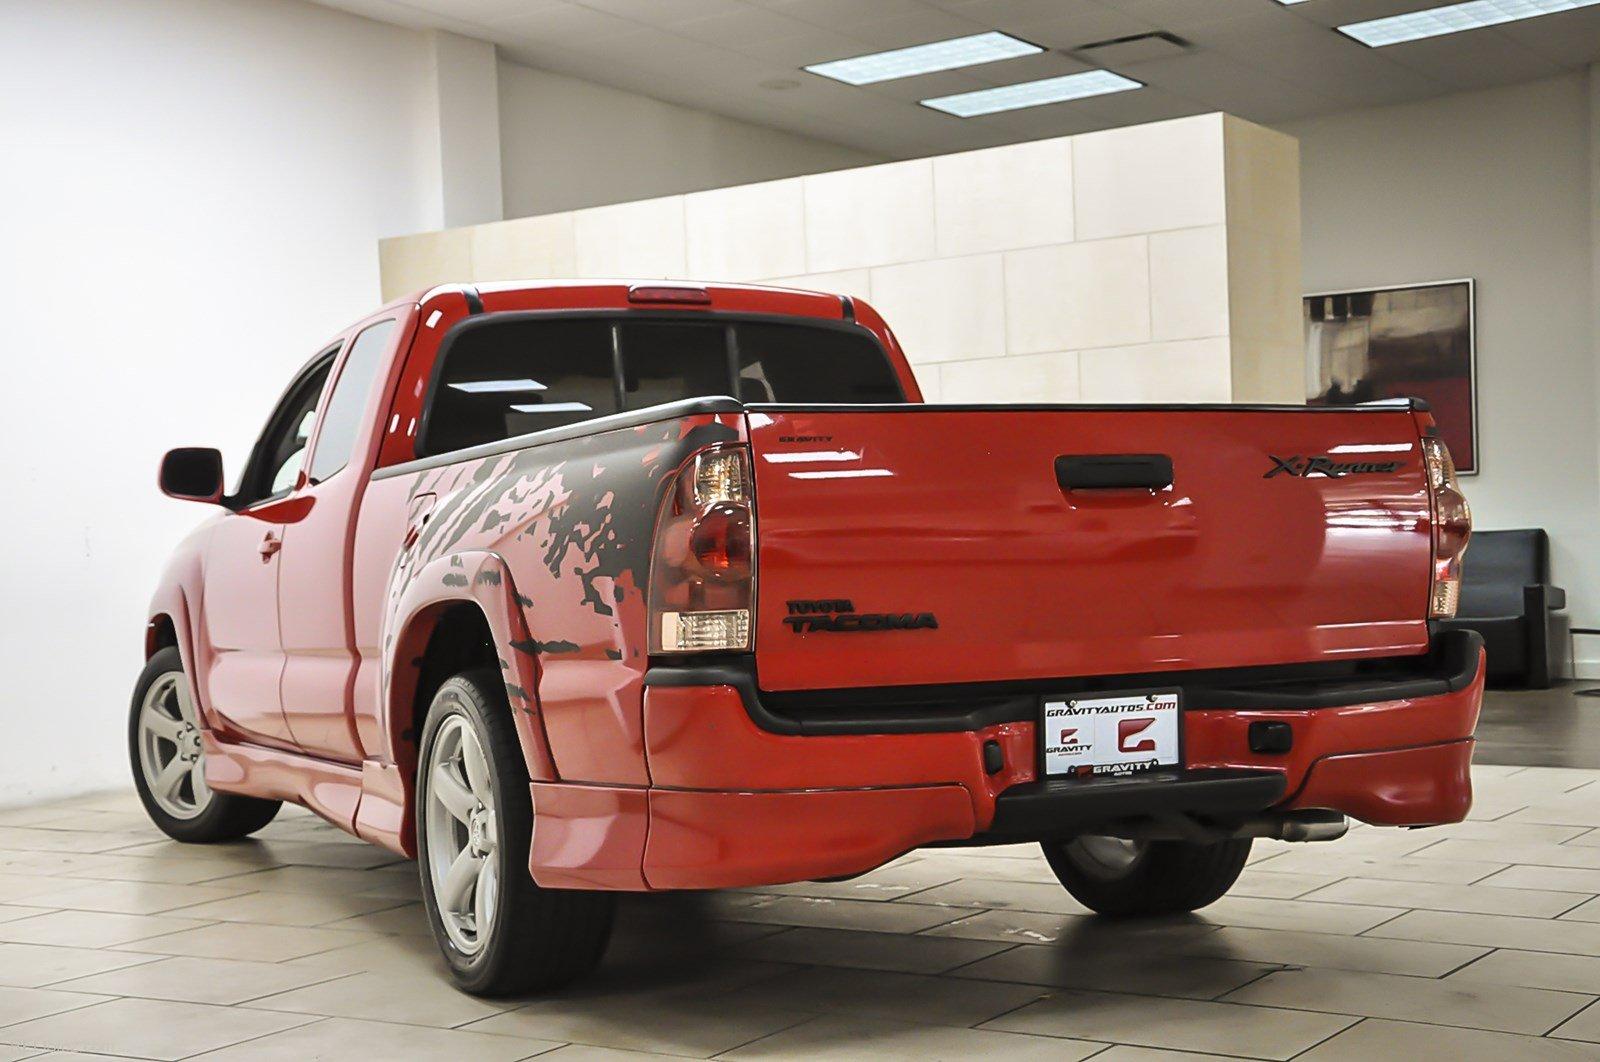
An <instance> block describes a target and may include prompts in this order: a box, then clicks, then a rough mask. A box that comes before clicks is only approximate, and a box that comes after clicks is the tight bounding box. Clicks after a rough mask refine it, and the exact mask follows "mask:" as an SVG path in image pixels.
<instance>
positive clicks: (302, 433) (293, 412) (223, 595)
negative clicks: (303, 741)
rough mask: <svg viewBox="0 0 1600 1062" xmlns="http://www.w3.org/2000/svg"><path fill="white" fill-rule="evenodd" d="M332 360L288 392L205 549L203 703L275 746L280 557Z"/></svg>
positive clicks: (283, 728)
mask: <svg viewBox="0 0 1600 1062" xmlns="http://www.w3.org/2000/svg"><path fill="white" fill-rule="evenodd" d="M336 353H337V348H335V349H334V350H329V351H326V352H324V353H323V354H322V355H321V356H319V357H318V358H316V359H315V360H314V361H313V362H312V363H311V364H310V365H308V366H307V367H306V368H305V369H304V370H303V371H302V372H301V374H300V375H299V376H298V377H296V378H295V380H294V382H293V383H291V384H290V385H289V389H288V391H287V392H285V394H284V396H283V399H282V400H281V401H280V402H279V403H278V408H277V409H276V410H274V411H273V414H272V417H271V419H269V420H268V421H267V426H266V429H265V430H264V431H263V432H262V434H261V438H260V440H259V441H258V442H257V443H256V446H255V449H254V450H253V451H252V452H251V455H250V463H249V464H248V465H246V466H245V470H244V473H243V475H241V477H240V479H239V486H238V490H237V491H236V492H235V494H234V496H233V498H232V499H230V500H231V502H232V505H233V507H234V511H233V512H232V513H230V514H228V515H227V516H224V517H223V518H222V520H221V521H220V522H219V523H218V524H217V529H216V531H215V532H213V533H212V535H211V538H210V540H209V541H208V542H207V544H206V558H205V582H204V585H203V588H202V590H201V598H202V600H201V602H200V615H199V617H198V626H199V628H200V632H201V637H202V639H203V650H204V651H203V653H201V654H199V656H198V667H197V670H198V672H199V677H198V683H199V685H200V687H201V689H202V691H203V696H204V699H205V703H206V705H207V706H208V707H209V708H210V710H211V711H212V712H214V713H215V714H217V715H219V716H221V717H222V720H223V721H224V722H225V723H226V724H228V725H229V726H230V727H231V728H233V729H234V730H237V731H239V732H241V733H242V734H244V735H246V736H248V737H251V738H254V739H257V740H262V739H265V740H266V741H268V742H270V743H278V744H284V745H288V744H292V743H293V739H292V738H291V736H290V734H289V729H288V726H287V724H286V723H285V721H284V718H283V710H282V705H281V703H280V701H279V695H278V684H279V681H280V680H281V678H282V675H283V640H282V637H281V635H280V632H279V629H278V569H279V556H278V554H279V551H280V550H281V548H282V545H283V533H284V528H285V525H286V522H287V521H288V520H290V519H292V518H293V517H294V516H295V514H296V512H297V510H298V508H299V505H300V503H299V502H298V501H296V500H295V499H293V498H292V497H291V494H292V490H293V487H294V484H295V482H296V480H297V479H298V478H299V475H300V470H301V466H302V464H303V463H304V462H305V457H306V444H307V442H308V441H309V439H310V436H311V426H312V423H313V422H314V421H315V419H316V410H317V399H318V398H319V397H320V396H321V394H322V389H323V385H324V384H326V383H327V380H328V370H329V369H330V368H331V367H332V366H333V359H334V356H335V354H336Z"/></svg>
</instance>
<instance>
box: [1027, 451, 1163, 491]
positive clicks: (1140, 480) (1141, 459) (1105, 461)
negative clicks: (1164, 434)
mask: <svg viewBox="0 0 1600 1062" xmlns="http://www.w3.org/2000/svg"><path fill="white" fill-rule="evenodd" d="M1056 482H1057V483H1059V484H1061V489H1062V490H1130V489H1138V488H1141V487H1142V488H1144V489H1145V490H1162V489H1164V488H1166V487H1170V486H1172V458H1170V457H1168V456H1167V455H1166V454H1062V455H1061V456H1060V457H1058V458H1056Z"/></svg>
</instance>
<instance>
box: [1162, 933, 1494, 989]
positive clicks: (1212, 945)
mask: <svg viewBox="0 0 1600 1062" xmlns="http://www.w3.org/2000/svg"><path fill="white" fill-rule="evenodd" d="M1173 950H1175V951H1181V952H1184V953H1186V954H1189V955H1203V956H1208V957H1211V958H1219V959H1236V960H1244V961H1249V962H1260V963H1278V964H1281V965H1285V966H1311V967H1316V968H1318V969H1332V970H1366V971H1371V972H1373V973H1391V974H1409V975H1411V976H1413V977H1443V976H1444V975H1445V974H1447V973H1449V972H1450V971H1451V970H1454V969H1457V968H1459V967H1461V966H1462V965H1464V964H1466V963H1469V962H1471V961H1472V960H1473V959H1475V958H1477V957H1478V956H1480V955H1487V954H1488V953H1489V952H1488V949H1486V948H1474V947H1468V946H1465V945H1461V944H1432V943H1427V942H1424V941H1416V940H1387V939H1382V938H1379V937H1347V936H1341V935H1339V934H1335V933H1300V932H1296V931H1294V930H1284V929H1244V928H1235V927H1232V926H1224V927H1223V928H1221V929H1219V930H1217V931H1216V932H1215V933H1211V934H1209V935H1207V936H1203V937H1197V938H1195V939H1194V940H1192V941H1190V942H1183V943H1179V944H1177V945H1175V946H1174V948H1173Z"/></svg>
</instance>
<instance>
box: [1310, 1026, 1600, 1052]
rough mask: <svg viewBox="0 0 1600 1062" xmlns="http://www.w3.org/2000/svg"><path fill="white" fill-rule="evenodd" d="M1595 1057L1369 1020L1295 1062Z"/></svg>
mask: <svg viewBox="0 0 1600 1062" xmlns="http://www.w3.org/2000/svg"><path fill="white" fill-rule="evenodd" d="M1593 1058H1594V1055H1593V1054H1591V1053H1590V1052H1589V1051H1587V1050H1585V1049H1583V1048H1580V1047H1578V1046H1577V1045H1575V1044H1570V1043H1562V1042H1561V1041H1559V1040H1551V1039H1548V1038H1543V1037H1538V1036H1519V1035H1516V1034H1514V1033H1501V1032H1483V1031H1481V1030H1477V1029H1451V1028H1446V1027H1444V1026H1440V1025H1418V1024H1415V1023H1412V1022H1404V1021H1383V1020H1381V1019H1377V1018H1368V1019H1367V1020H1366V1021H1364V1022H1362V1023H1361V1024H1360V1025H1357V1026H1354V1027H1353V1028H1350V1029H1347V1030H1345V1031H1344V1032H1342V1033H1340V1034H1339V1035H1338V1036H1335V1037H1334V1038H1333V1039H1331V1040H1327V1041H1325V1042H1323V1043H1321V1044H1319V1045H1318V1046H1317V1047H1315V1048H1313V1049H1312V1050H1310V1051H1308V1052H1306V1053H1305V1054H1303V1055H1301V1056H1300V1058H1299V1059H1297V1060H1296V1062H1377V1060H1388V1059H1416V1060H1424V1062H1432V1060H1434V1059H1438V1060H1440V1062H1446V1060H1448V1062H1509V1060H1511V1059H1515V1060H1516V1062H1569V1060H1570V1062H1576V1060H1578V1059H1593Z"/></svg>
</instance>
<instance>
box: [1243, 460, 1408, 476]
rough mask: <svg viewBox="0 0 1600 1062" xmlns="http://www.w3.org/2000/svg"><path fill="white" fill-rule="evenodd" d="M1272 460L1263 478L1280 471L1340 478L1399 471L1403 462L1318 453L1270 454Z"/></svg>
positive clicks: (1293, 474)
mask: <svg viewBox="0 0 1600 1062" xmlns="http://www.w3.org/2000/svg"><path fill="white" fill-rule="evenodd" d="M1267 457H1268V458H1269V459H1270V460H1271V461H1272V468H1271V469H1270V470H1268V472H1267V474H1266V475H1264V476H1262V477H1261V478H1262V479H1271V478H1272V477H1273V476H1276V475H1278V474H1280V473H1288V474H1289V475H1291V476H1296V477H1298V478H1300V479H1305V478H1306V477H1308V476H1326V477H1328V478H1329V479H1338V478H1339V477H1340V476H1354V475H1361V474H1363V473H1373V472H1398V471H1399V470H1400V467H1401V465H1402V464H1403V462H1400V461H1335V460H1334V459H1333V458H1331V457H1329V456H1328V455H1326V454H1317V455H1313V456H1311V457H1301V456H1300V455H1299V454H1295V455H1294V456H1293V457H1279V456H1277V455H1276V454H1268V455H1267Z"/></svg>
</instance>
